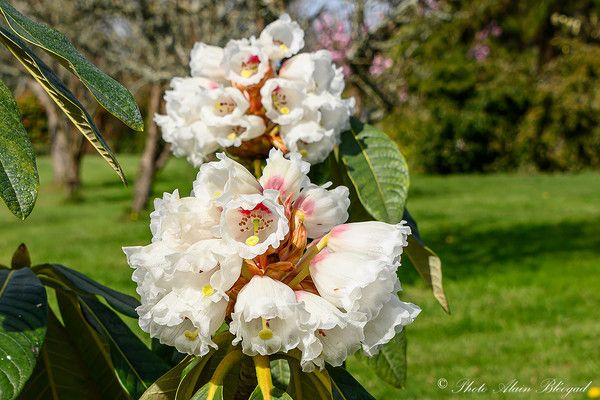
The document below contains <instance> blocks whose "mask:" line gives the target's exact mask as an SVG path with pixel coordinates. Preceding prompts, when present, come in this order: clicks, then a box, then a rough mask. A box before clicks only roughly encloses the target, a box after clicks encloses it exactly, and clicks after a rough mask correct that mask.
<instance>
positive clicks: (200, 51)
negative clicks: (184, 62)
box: [190, 42, 225, 82]
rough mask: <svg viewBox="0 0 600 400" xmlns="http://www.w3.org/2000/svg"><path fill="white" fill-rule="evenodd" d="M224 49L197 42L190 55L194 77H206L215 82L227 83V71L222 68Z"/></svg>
mask: <svg viewBox="0 0 600 400" xmlns="http://www.w3.org/2000/svg"><path fill="white" fill-rule="evenodd" d="M222 60H223V49H222V48H221V47H218V46H211V45H208V44H205V43H201V42H197V43H195V44H194V47H193V48H192V52H191V54H190V69H191V73H192V76H194V77H206V78H209V79H212V80H214V81H218V82H223V81H225V71H223V68H221V62H222Z"/></svg>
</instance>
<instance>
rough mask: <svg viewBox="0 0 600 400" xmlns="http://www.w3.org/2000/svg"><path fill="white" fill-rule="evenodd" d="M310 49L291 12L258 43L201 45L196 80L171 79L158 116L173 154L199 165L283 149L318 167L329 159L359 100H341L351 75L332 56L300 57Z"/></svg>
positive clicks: (195, 57)
mask: <svg viewBox="0 0 600 400" xmlns="http://www.w3.org/2000/svg"><path fill="white" fill-rule="evenodd" d="M303 47H304V32H303V30H302V29H301V28H300V26H299V25H298V24H297V23H296V22H294V21H292V20H291V19H290V17H289V16H288V15H283V16H281V17H280V18H279V19H278V20H276V21H275V22H273V23H271V24H269V25H267V26H266V27H265V29H264V30H263V31H262V33H261V34H260V35H259V37H258V38H255V37H251V38H249V39H241V40H231V41H229V43H228V44H227V45H226V46H225V47H224V48H221V47H217V46H211V45H208V44H205V43H196V45H194V47H193V49H192V52H191V58H190V69H191V76H190V77H185V78H174V79H173V80H172V81H171V89H170V90H168V91H167V92H166V95H165V101H166V114H165V115H156V117H155V121H156V123H157V124H158V125H159V126H160V127H161V129H162V134H163V138H164V140H165V141H167V142H169V143H171V144H172V147H171V148H172V151H173V153H174V154H175V155H176V156H185V157H187V159H188V160H189V161H190V162H191V163H192V164H194V165H195V166H199V165H201V164H202V163H203V162H205V161H206V160H207V157H209V156H210V155H211V154H213V153H214V152H215V151H216V150H218V149H219V148H222V149H225V150H226V151H227V152H228V153H230V154H233V155H235V156H237V157H240V158H247V159H256V158H265V157H266V156H267V154H268V152H269V150H270V149H271V148H272V147H276V148H278V149H280V150H281V151H282V152H283V153H287V152H289V151H292V152H298V153H299V154H300V155H301V157H302V159H304V160H305V161H308V162H310V163H311V164H314V163H319V162H321V161H323V160H325V158H327V156H328V155H329V153H331V151H332V150H333V148H334V146H335V145H336V144H338V143H339V142H340V136H341V132H342V131H343V130H346V129H348V128H349V118H350V115H351V113H352V111H353V109H354V100H353V99H352V98H350V99H346V100H344V99H342V98H341V94H342V91H343V90H344V77H343V74H342V71H341V69H340V68H337V67H336V66H335V65H334V64H333V60H332V56H331V54H330V53H329V52H328V51H327V50H320V51H317V52H314V53H300V54H298V52H299V51H300V50H301V49H302V48H303Z"/></svg>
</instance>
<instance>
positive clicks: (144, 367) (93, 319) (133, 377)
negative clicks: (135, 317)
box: [80, 297, 169, 398]
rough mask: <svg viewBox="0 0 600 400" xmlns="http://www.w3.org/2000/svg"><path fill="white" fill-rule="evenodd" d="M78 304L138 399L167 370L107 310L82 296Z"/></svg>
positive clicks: (123, 380)
mask: <svg viewBox="0 0 600 400" xmlns="http://www.w3.org/2000/svg"><path fill="white" fill-rule="evenodd" d="M80 304H81V308H82V310H83V314H84V315H85V317H86V319H87V320H88V322H89V323H90V324H91V325H92V326H93V327H94V329H96V331H97V332H98V333H99V334H100V335H101V336H102V337H103V338H104V340H106V341H107V342H108V344H109V347H110V354H111V358H112V362H113V366H114V367H115V369H116V370H117V375H118V376H119V379H120V380H121V383H122V384H123V386H125V388H126V389H127V391H128V392H129V394H130V395H131V396H132V397H134V398H138V397H140V396H141V395H142V394H143V393H144V392H145V391H146V389H148V388H149V387H150V385H151V384H152V382H154V381H155V380H156V379H158V378H159V377H160V376H161V375H163V374H164V373H165V372H166V371H168V370H169V366H168V365H167V364H166V363H165V362H164V361H163V360H162V359H160V357H158V356H157V355H156V354H154V353H153V352H152V351H150V349H149V348H147V347H146V346H145V345H144V343H142V341H141V340H140V339H139V338H138V337H137V336H136V335H135V334H134V333H133V332H132V331H131V330H130V329H129V328H128V327H127V325H125V323H124V322H123V321H121V319H120V318H119V317H118V316H117V315H116V314H115V313H114V312H113V311H112V310H111V309H110V308H108V307H107V306H105V305H104V304H102V303H100V302H99V301H98V300H96V299H95V298H92V297H81V298H80Z"/></svg>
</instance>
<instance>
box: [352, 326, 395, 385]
mask: <svg viewBox="0 0 600 400" xmlns="http://www.w3.org/2000/svg"><path fill="white" fill-rule="evenodd" d="M357 356H358V358H359V359H360V360H361V361H362V362H363V363H365V364H366V365H368V366H369V367H370V368H371V369H372V370H373V372H375V373H376V374H377V376H378V377H379V378H381V379H382V380H383V381H385V382H387V383H389V384H390V385H392V386H394V387H396V388H402V387H403V386H404V383H405V382H406V335H405V333H404V330H402V331H401V332H398V333H397V334H396V336H394V338H393V339H392V340H390V341H389V342H388V343H386V344H385V345H383V346H382V347H381V348H380V349H379V353H377V354H376V355H374V356H373V357H366V356H364V355H362V354H360V353H359V354H358V355H357Z"/></svg>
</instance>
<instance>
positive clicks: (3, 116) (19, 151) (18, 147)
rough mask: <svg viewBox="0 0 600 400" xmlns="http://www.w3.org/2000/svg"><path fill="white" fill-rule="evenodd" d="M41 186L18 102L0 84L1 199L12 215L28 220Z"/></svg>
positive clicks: (0, 82)
mask: <svg viewBox="0 0 600 400" xmlns="http://www.w3.org/2000/svg"><path fill="white" fill-rule="evenodd" d="M38 186H39V178H38V172H37V167H36V165H35V153H34V151H33V147H32V146H31V141H30V140H29V136H27V132H25V128H24V127H23V123H22V122H21V114H20V113H19V109H18V108H17V103H16V102H15V99H13V97H12V94H11V93H10V90H9V89H8V88H7V87H6V85H5V84H4V82H2V81H0V196H1V197H2V200H4V202H5V203H6V205H7V206H8V208H9V210H10V211H11V212H12V213H13V214H15V215H16V216H17V217H19V218H21V219H25V218H27V216H28V215H29V214H30V213H31V210H33V206H34V205H35V200H36V198H37V190H38Z"/></svg>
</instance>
